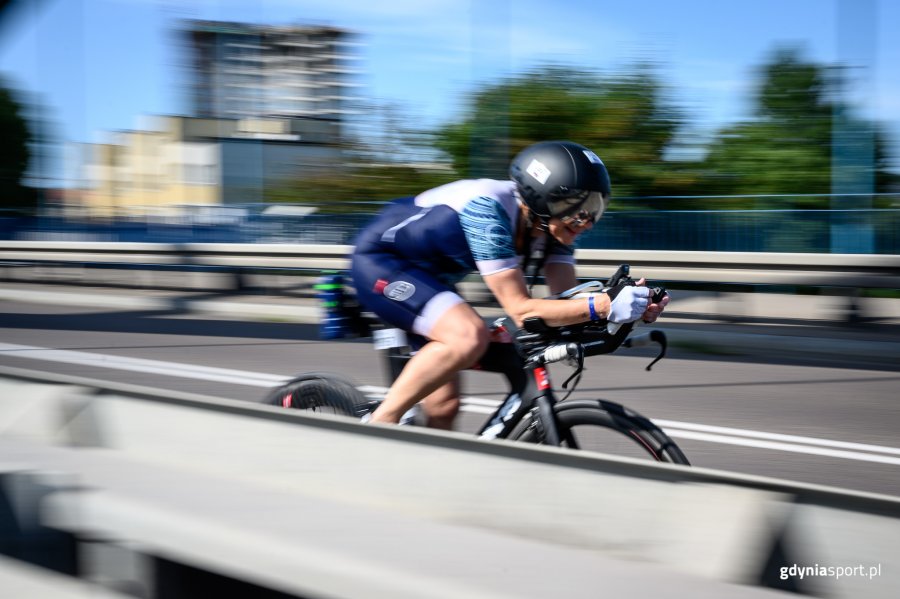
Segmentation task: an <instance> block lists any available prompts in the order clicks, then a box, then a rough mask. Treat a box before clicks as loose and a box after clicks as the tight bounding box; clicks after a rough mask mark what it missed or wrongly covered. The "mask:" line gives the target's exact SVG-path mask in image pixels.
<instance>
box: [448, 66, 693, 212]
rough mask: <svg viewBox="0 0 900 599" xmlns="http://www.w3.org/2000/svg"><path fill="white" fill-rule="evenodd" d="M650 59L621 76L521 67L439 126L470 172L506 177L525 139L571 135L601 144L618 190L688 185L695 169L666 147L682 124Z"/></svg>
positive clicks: (659, 191) (664, 190)
mask: <svg viewBox="0 0 900 599" xmlns="http://www.w3.org/2000/svg"><path fill="white" fill-rule="evenodd" d="M663 96H664V89H663V86H662V85H661V84H660V83H659V81H658V79H657V78H656V77H655V76H654V74H653V72H652V70H651V68H650V67H648V66H639V67H637V68H635V69H634V70H633V72H631V73H629V74H626V75H623V76H620V77H607V78H604V77H601V76H599V75H597V74H595V73H591V72H584V71H576V70H572V69H568V68H562V67H548V68H544V69H541V70H535V71H531V72H528V73H525V74H523V75H519V76H516V77H513V78H510V79H507V80H505V81H502V82H501V83H499V84H496V85H492V86H488V87H486V88H485V89H483V90H480V91H478V92H476V93H475V94H474V95H473V96H472V97H471V99H470V107H469V110H468V112H467V114H466V115H465V116H464V117H463V118H462V119H461V120H459V121H458V122H454V123H451V124H448V125H446V126H444V127H443V128H441V129H440V130H438V131H437V132H436V134H435V135H436V144H437V147H438V148H440V149H441V150H443V151H444V152H446V153H447V154H448V155H449V156H450V158H451V160H452V163H453V167H454V170H455V171H456V172H458V173H460V174H461V175H462V176H488V177H506V176H507V174H506V173H507V169H508V166H509V162H510V160H511V159H512V157H513V156H515V154H516V153H517V152H519V151H520V150H522V149H523V148H524V147H526V146H528V145H530V144H532V143H535V142H538V141H544V140H548V139H569V140H572V141H575V142H578V143H581V144H583V145H585V146H588V147H590V148H592V149H594V150H595V151H596V152H597V153H598V154H599V155H600V156H601V157H602V158H603V160H604V162H605V163H606V165H607V168H609V170H610V176H611V178H612V181H613V193H614V194H615V195H616V196H619V197H623V196H639V195H668V194H676V193H680V192H687V190H688V189H690V185H691V184H692V183H693V181H694V179H693V176H692V175H691V174H690V173H689V172H688V171H686V170H683V169H678V168H676V167H675V165H672V164H670V163H666V161H665V160H664V158H663V154H664V152H665V150H666V148H667V146H668V145H669V144H670V143H671V141H672V139H673V137H674V135H675V134H676V132H677V130H678V128H679V127H680V126H681V124H682V120H681V117H680V115H679V114H678V113H677V112H676V111H675V110H674V109H673V108H672V107H670V106H669V105H668V104H667V103H666V102H665V101H664V97H663Z"/></svg>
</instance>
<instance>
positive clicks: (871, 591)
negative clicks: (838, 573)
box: [0, 381, 900, 597]
mask: <svg viewBox="0 0 900 599" xmlns="http://www.w3.org/2000/svg"><path fill="white" fill-rule="evenodd" d="M78 382H81V383H83V385H82V387H81V388H79V389H75V390H73V393H72V394H71V395H69V396H66V395H65V394H58V393H57V394H54V393H49V392H48V390H47V388H46V385H36V386H35V387H36V388H35V393H34V394H30V393H28V392H27V390H25V391H23V389H22V388H19V389H18V390H17V392H16V393H15V394H14V398H12V399H9V398H8V397H6V396H5V394H4V396H5V399H4V401H3V402H0V405H2V406H3V408H2V411H0V424H2V426H0V430H2V435H0V440H2V441H3V443H4V448H5V449H4V452H5V454H6V455H11V454H12V453H15V451H16V448H17V447H18V448H24V449H21V450H20V451H19V458H20V459H21V460H24V461H26V462H27V461H29V460H31V462H32V464H33V466H34V467H36V468H50V469H54V468H55V469H61V470H63V471H68V472H75V473H76V474H77V476H78V477H79V481H80V482H81V484H82V485H84V486H87V487H89V488H91V489H93V490H92V491H90V492H86V491H81V490H68V491H65V492H64V493H60V494H59V496H58V498H57V499H55V500H54V502H53V504H52V505H53V506H54V508H55V509H53V510H50V512H48V518H51V520H49V521H50V522H52V523H53V525H54V526H56V527H58V528H59V529H61V530H66V531H68V532H71V533H73V534H76V535H83V534H84V533H85V532H86V531H91V530H102V532H103V533H104V534H105V535H107V536H110V537H111V538H116V539H119V540H120V541H132V542H134V541H139V542H140V544H142V545H144V546H148V547H151V546H152V547H153V551H151V553H154V554H158V552H163V553H164V554H165V555H166V556H168V559H169V560H170V561H172V562H177V563H183V564H189V565H190V566H191V567H195V568H205V569H210V570H213V571H219V572H229V573H231V575H234V573H235V572H237V573H238V574H239V575H238V577H239V578H240V577H243V578H246V577H250V576H251V575H253V574H254V573H255V575H256V576H262V577H263V578H264V580H255V582H254V581H251V582H254V584H260V585H262V586H266V587H267V588H276V589H281V590H283V591H285V592H291V593H302V592H310V593H311V592H324V589H325V587H320V586H315V587H314V588H313V587H309V588H307V587H302V588H301V587H298V586H291V585H289V584H288V583H287V581H285V580H284V579H283V574H280V573H279V572H280V571H281V568H282V567H286V565H287V564H288V562H285V561H284V560H285V559H287V558H284V557H283V555H284V554H290V555H292V556H296V555H309V554H310V552H312V554H316V552H317V551H322V553H321V554H319V556H320V557H322V556H325V557H326V558H327V559H325V558H323V559H321V560H318V561H316V560H313V561H312V562H308V563H314V564H316V566H315V567H316V572H308V573H307V578H309V579H311V580H312V579H315V580H319V579H320V578H321V579H322V580H323V581H325V582H327V581H328V580H330V579H331V578H332V577H334V576H337V572H336V571H335V570H333V569H329V568H330V566H328V564H330V563H332V562H333V561H334V560H339V559H340V556H343V557H346V558H347V559H348V560H350V561H348V562H346V563H347V564H349V566H348V568H349V569H350V570H353V569H354V568H356V567H360V568H362V571H363V572H370V574H371V575H372V580H370V581H369V582H368V583H367V584H370V585H374V586H372V588H376V587H377V588H379V589H381V591H383V593H384V595H383V596H394V597H401V596H415V593H414V587H417V586H419V585H429V584H432V583H435V584H436V582H435V581H439V582H440V584H444V578H442V576H443V575H442V574H441V573H440V572H439V571H436V570H435V569H429V568H428V567H426V566H425V565H424V564H422V563H421V561H422V560H421V559H419V558H417V556H416V551H419V552H421V551H423V549H422V548H423V547H430V546H432V544H433V545H436V546H439V547H440V546H443V547H444V550H443V551H439V552H437V553H428V556H429V560H438V561H439V562H440V561H441V560H449V561H448V562H447V563H453V564H454V568H455V569H456V570H457V578H458V580H459V581H462V582H460V583H458V584H462V587H459V586H451V587H447V588H449V589H452V590H451V591H450V594H448V595H446V596H476V595H473V594H472V593H476V591H477V592H482V593H488V595H485V596H497V595H496V593H499V594H500V595H499V596H503V595H504V594H510V593H511V594H512V596H519V597H525V596H548V595H547V594H546V593H550V595H554V594H559V593H554V592H553V591H552V590H550V589H548V587H547V586H542V585H541V584H540V583H539V582H538V581H536V580H534V579H533V577H531V576H529V575H528V573H527V572H520V571H519V570H518V569H514V570H510V569H509V568H513V566H512V565H511V562H508V561H502V562H501V561H497V560H499V559H500V558H499V557H497V556H499V555H505V556H509V555H519V556H521V555H526V554H527V555H538V554H543V555H545V556H546V558H547V559H548V560H550V561H548V563H553V564H554V566H553V569H554V575H553V576H551V577H550V578H551V580H552V581H555V582H554V584H560V582H559V577H560V576H563V577H564V578H565V579H566V580H567V581H581V582H580V583H578V584H575V587H578V588H581V591H584V593H585V594H584V596H595V595H596V588H595V587H594V586H592V585H589V584H588V582H587V581H588V580H589V579H591V578H592V577H591V576H585V575H584V573H583V572H582V570H581V568H588V567H589V565H590V564H594V565H590V567H597V568H601V569H603V571H604V572H608V573H609V576H610V577H611V580H614V581H620V582H621V576H620V575H618V574H616V572H617V569H618V568H619V567H620V566H621V565H623V564H624V565H628V566H629V567H634V568H638V569H642V570H643V571H644V572H645V575H644V577H645V578H648V577H649V578H651V579H653V580H654V581H656V582H660V581H664V580H665V579H666V576H667V575H668V574H669V573H672V572H675V573H678V576H679V577H684V578H679V581H680V582H679V584H686V585H688V586H691V584H690V583H689V582H688V581H695V582H696V581H706V582H708V583H709V584H711V585H714V587H715V585H719V584H726V585H733V584H735V583H739V584H744V585H762V584H765V585H769V586H774V587H776V588H783V589H787V590H790V589H803V590H808V591H812V592H815V593H817V594H821V595H823V596H824V595H828V596H836V597H856V596H860V594H861V593H863V592H864V593H865V596H867V597H893V596H895V595H896V592H897V590H898V588H900V587H898V580H897V579H896V578H891V576H890V575H889V574H885V575H884V577H883V578H882V579H881V580H879V581H878V582H877V584H873V583H872V582H873V581H868V580H863V579H862V578H861V577H860V578H858V579H855V580H850V579H849V578H844V579H842V580H837V579H830V578H828V576H819V577H817V578H816V579H815V581H814V584H810V582H809V578H807V579H806V580H804V581H801V580H798V579H797V577H796V576H795V577H791V576H787V577H786V578H783V579H782V577H781V576H780V574H781V569H782V568H789V567H790V566H792V565H798V566H809V567H811V566H814V565H815V564H816V563H818V564H822V565H839V564H838V563H837V562H835V563H832V562H830V561H826V560H838V561H840V560H846V559H849V558H850V557H852V556H853V555H854V552H855V551H857V550H856V549H854V548H861V547H863V546H865V548H866V550H865V551H864V552H863V551H860V552H859V553H857V554H856V555H857V556H858V560H863V561H865V560H874V559H876V557H877V558H878V560H879V561H878V562H877V564H876V563H875V562H872V563H871V565H879V566H880V567H881V568H882V571H883V572H885V573H888V572H891V571H893V572H896V571H898V568H900V556H897V555H896V551H893V550H892V547H894V544H895V540H896V538H898V534H900V520H897V517H898V516H900V500H898V499H897V498H892V497H884V496H877V495H871V494H865V493H853V492H849V491H842V490H837V489H830V488H826V487H817V486H813V485H800V484H795V483H790V482H787V481H778V480H774V479H764V478H758V477H746V476H738V475H734V474H728V473H724V472H716V471H711V470H705V469H697V468H682V467H673V466H667V465H659V464H654V463H648V462H644V461H640V460H629V459H624V458H615V457H612V456H602V455H598V454H589V453H586V452H571V451H565V450H561V449H557V448H546V447H534V446H525V445H522V444H516V443H512V442H486V441H481V440H477V439H473V438H469V437H467V436H463V435H458V434H452V433H441V432H437V431H429V430H421V429H406V428H402V427H376V426H364V425H360V424H358V423H355V422H353V421H350V420H347V419H339V418H329V417H327V416H317V415H307V414H302V413H298V412H292V411H285V410H282V409H278V408H273V407H268V406H259V405H251V404H246V403H241V402H233V401H224V400H219V399H212V398H206V397H201V396H195V395H189V394H177V393H169V392H167V393H166V394H165V395H160V394H158V393H155V392H153V391H151V390H146V389H143V390H142V389H138V388H129V387H127V386H124V385H112V384H105V387H106V390H105V391H103V392H97V393H94V394H91V393H86V392H85V390H84V389H85V387H86V383H87V382H88V381H78ZM5 384H6V385H10V384H12V385H20V386H21V385H23V383H21V382H18V383H16V382H14V383H5ZM5 388H8V387H0V389H5ZM36 398H40V399H36ZM35 423H41V424H40V425H36V424H35ZM76 447H77V448H78V449H76ZM92 448H93V449H92ZM48 452H53V453H52V454H51V453H48ZM192 480H193V481H195V482H193V483H192V482H191V481H192ZM198 481H199V482H198ZM204 505H206V506H207V507H208V513H206V512H205V510H206V508H204V507H203V506H204ZM215 506H218V507H215ZM292 506H293V507H292ZM300 506H303V507H300ZM67 510H68V511H67ZM72 510H74V511H72ZM217 514H218V515H217ZM259 514H268V516H267V517H266V518H264V519H265V520H266V522H264V523H261V522H259V521H258V519H257V518H255V517H250V516H251V515H252V516H256V515H259ZM292 514H293V516H292ZM360 514H365V517H360V516H359V515H360ZM296 518H299V519H300V520H302V521H297V520H295V519H296ZM310 518H312V522H310V520H309V519H310ZM151 522H152V523H153V524H152V525H151V524H150V523H151ZM191 522H194V524H191ZM315 522H319V523H321V524H322V527H324V529H325V530H327V531H328V534H327V535H325V536H326V537H329V536H334V535H338V532H336V531H337V530H339V529H342V530H343V531H342V532H341V533H340V535H338V536H339V537H340V539H341V540H342V541H341V542H342V543H343V545H341V543H337V544H334V545H328V544H327V542H326V540H324V539H323V538H320V537H319V536H316V535H317V534H321V533H322V530H323V529H321V528H316V526H315ZM326 522H327V523H328V524H327V525H326V524H325V523H326ZM341 522H343V523H344V524H343V525H339V523H341ZM384 522H390V523H391V525H390V526H388V527H387V528H386V529H385V528H384V527H383V523H384ZM294 527H296V528H294ZM282 533H284V534H282ZM186 536H187V537H190V538H186ZM820 537H822V538H820ZM388 538H390V539H391V540H392V541H391V543H387V539H388ZM451 538H452V539H455V540H454V542H453V543H451V544H450V545H447V544H446V543H447V539H451ZM241 539H242V540H243V541H241ZM379 539H380V541H381V542H380V543H379V542H378V541H379ZM244 541H246V543H244ZM251 541H252V545H247V543H250V542H251ZM394 541H396V543H394ZM308 543H311V546H309V545H308ZM242 545H246V546H242ZM226 546H227V547H228V549H227V550H225V549H222V550H220V551H218V552H217V551H210V548H212V547H220V548H221V547H226ZM251 546H252V548H253V549H252V551H250V550H249V549H248V547H251ZM326 546H330V547H331V548H332V550H333V553H329V552H324V550H322V548H323V547H326ZM361 546H366V547H367V548H368V550H370V551H372V552H373V553H372V554H371V555H369V554H366V555H363V554H361V553H360V551H359V548H360V547H361ZM407 546H411V547H415V548H418V549H416V550H413V551H412V552H406V550H404V549H403V548H404V547H407ZM189 547H190V548H189ZM476 547H477V548H478V550H477V551H475V550H474V549H473V548H476ZM491 547H494V548H495V549H493V550H492V549H491ZM179 548H180V551H179ZM535 552H536V553H535ZM211 554H212V555H214V556H215V559H216V560H221V561H215V562H214V563H213V562H210V561H209V560H211V559H213V558H211V557H210V555H211ZM551 554H552V555H551ZM253 555H259V556H262V555H266V556H269V557H270V558H271V560H272V562H271V563H270V565H269V566H268V567H266V566H265V563H259V562H260V560H261V558H259V559H256V560H254V559H253ZM279 555H282V557H281V558H278V556H279ZM390 555H393V556H394V559H388V558H387V557H386V556H390ZM576 556H581V557H578V558H576ZM585 556H589V557H590V560H594V561H590V560H589V562H585V561H581V560H582V558H584V557H585ZM420 557H421V555H420ZM820 558H821V561H818V562H817V561H815V560H817V559H820ZM291 559H293V558H291ZM298 559H299V558H298ZM262 561H263V562H265V560H262ZM301 561H302V560H301ZM426 561H428V560H426ZM513 562H514V563H518V564H519V565H520V566H522V565H524V564H529V563H530V562H528V561H527V560H525V561H515V560H513ZM557 562H559V564H578V565H577V567H573V568H571V569H569V568H568V566H564V565H557ZM595 562H596V563H595ZM303 563H307V562H303ZM501 563H502V568H506V570H502V569H501V570H498V572H501V573H502V574H498V575H497V578H496V579H494V578H491V577H490V576H488V575H487V574H486V572H485V571H484V567H483V566H484V565H485V564H494V565H495V566H497V567H498V568H499V567H500V564H501ZM241 564H248V566H247V567H243V566H241ZM249 564H253V567H252V568H250V567H249ZM290 564H292V567H298V565H297V564H296V563H294V562H293V561H290ZM373 564H378V567H375V568H374V569H375V570H378V569H379V568H386V569H389V570H390V571H391V572H392V574H391V576H389V577H388V578H389V579H391V580H394V579H395V578H396V577H398V576H399V577H407V576H409V577H410V578H408V580H414V581H415V583H414V584H412V587H410V588H406V587H403V588H395V587H394V586H391V585H392V584H393V583H390V584H388V583H386V582H384V581H381V579H380V578H378V577H376V576H375V574H376V572H373V571H371V570H372V569H373ZM404 564H405V565H404ZM865 565H867V566H868V565H869V562H868V561H867V562H866V563H865ZM367 567H368V569H367ZM528 567H536V566H535V565H534V564H533V563H530V565H529V566H528ZM397 568H399V570H397ZM557 568H560V569H559V570H557ZM248 569H249V571H248ZM437 570H440V568H438V569H437ZM263 572H265V574H263ZM512 572H516V574H515V575H511V573H512ZM651 573H652V574H651ZM548 576H549V574H548ZM364 577H365V576H364ZM654 577H655V578H654ZM512 578H515V579H517V580H521V581H523V582H525V581H527V584H525V585H524V587H527V588H522V589H518V587H516V588H513V587H504V586H503V581H504V580H509V579H512ZM292 580H293V579H292ZM594 580H596V578H594ZM379 581H380V582H379ZM429 581H431V582H429ZM472 581H477V582H476V583H475V584H472ZM325 582H323V583H322V584H325ZM335 584H336V585H337V586H336V587H335V588H336V589H337V588H338V587H339V592H338V593H337V594H336V595H334V596H359V595H358V594H356V595H355V594H354V593H356V591H358V589H356V590H354V588H350V587H345V586H341V585H342V584H343V583H339V582H335ZM567 584H568V583H567ZM573 584H574V583H573ZM604 584H605V582H604ZM611 584H614V583H611ZM648 584H651V583H648ZM580 585H587V586H583V587H582V586H580ZM551 586H552V585H551ZM701 586H702V585H701ZM463 587H464V588H463ZM575 587H573V589H572V593H571V594H570V596H581V595H579V594H578V593H579V592H581V591H578V592H576V589H575ZM714 587H709V588H714ZM404 589H405V590H404ZM727 589H728V593H727V594H723V595H719V596H737V595H733V593H734V592H735V591H734V589H740V590H741V591H746V590H748V589H745V588H741V587H733V586H727ZM419 590H420V592H421V588H420V589H419ZM632 590H633V589H632ZM720 590H721V589H720ZM381 591H379V592H381ZM589 592H590V593H594V595H590V594H589ZM458 593H463V594H462V595H461V594H458ZM521 593H545V594H543V595H540V594H521ZM391 594H393V595H391ZM454 594H455V595H454ZM365 596H370V597H371V596H376V595H373V594H367V595H365ZM432 596H438V595H432ZM669 596H672V594H671V593H669ZM683 596H698V595H695V594H690V595H689V594H684V595H683Z"/></svg>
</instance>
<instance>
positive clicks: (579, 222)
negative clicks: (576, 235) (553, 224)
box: [559, 210, 597, 227]
mask: <svg viewBox="0 0 900 599" xmlns="http://www.w3.org/2000/svg"><path fill="white" fill-rule="evenodd" d="M559 220H561V221H562V222H564V223H565V224H567V225H572V226H573V227H583V226H584V225H586V224H588V223H590V224H592V225H593V224H594V223H595V222H597V216H596V214H594V213H593V212H590V211H588V210H579V211H578V212H576V213H575V214H568V215H566V216H561V217H559Z"/></svg>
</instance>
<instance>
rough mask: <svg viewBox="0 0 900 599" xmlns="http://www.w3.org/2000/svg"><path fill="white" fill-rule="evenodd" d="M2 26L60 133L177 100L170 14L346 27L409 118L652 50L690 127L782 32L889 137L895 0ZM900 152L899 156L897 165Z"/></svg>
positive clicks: (113, 4) (67, 14) (89, 14)
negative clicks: (838, 81) (849, 75)
mask: <svg viewBox="0 0 900 599" xmlns="http://www.w3.org/2000/svg"><path fill="white" fill-rule="evenodd" d="M22 4H24V5H25V6H22V7H21V9H20V10H19V11H18V12H17V15H16V18H15V19H10V20H9V22H7V23H6V24H5V25H4V27H3V28H2V29H0V34H2V37H0V74H2V76H3V77H4V78H5V79H6V80H7V82H9V83H11V84H12V85H13V86H14V87H16V88H17V89H19V90H23V91H25V92H26V93H28V94H33V95H35V96H36V97H38V98H40V100H41V102H42V103H43V105H44V106H45V108H44V114H45V116H47V117H49V118H50V120H51V121H52V122H53V123H54V131H55V134H56V137H57V139H59V140H61V141H67V142H88V141H101V140H103V139H104V135H103V132H104V131H110V130H123V129H133V128H136V127H138V126H139V124H140V122H141V120H140V119H141V117H142V116H144V115H153V114H173V113H184V112H185V110H186V105H185V102H184V97H183V94H182V93H181V90H180V87H179V85H178V82H179V80H180V75H179V72H180V67H179V66H178V65H179V61H180V56H179V53H178V47H177V44H176V43H175V40H174V38H173V36H172V34H171V26H172V25H173V23H174V22H176V21H177V20H178V19H182V18H201V19H212V20H232V21H248V22H257V23H273V24H288V23H304V24H308V23H312V24H324V25H334V26H339V27H344V28H348V29H351V30H354V31H357V32H359V33H360V34H361V41H362V42H363V45H362V46H360V48H359V56H360V58H361V60H360V68H361V69H362V70H363V74H362V76H361V82H362V83H363V87H362V88H361V89H360V90H359V94H360V95H362V96H365V97H366V98H371V99H376V100H379V101H386V102H391V103H394V104H397V105H398V106H400V107H402V109H403V110H404V112H405V113H407V114H408V115H409V117H408V118H409V120H410V121H411V122H414V123H419V124H421V125H423V126H433V125H436V124H439V123H441V122H443V121H446V120H451V119H453V118H454V116H456V115H458V114H459V111H460V110H461V109H462V107H463V106H464V101H465V95H466V93H467V92H468V91H470V90H472V89H474V88H477V86H478V84H479V83H481V82H485V81H491V80H495V79H496V78H497V77H500V76H503V75H508V74H511V73H517V72H521V71H523V70H526V69H529V68H530V67H534V66H539V65H541V64H546V63H549V62H553V63H565V64H572V65H575V66H579V67H586V68H592V69H598V70H600V71H602V72H607V73H611V72H615V71H616V70H618V69H622V68H626V67H627V66H629V65H630V64H633V63H634V62H635V61H637V60H649V61H653V62H655V63H656V64H657V65H658V70H659V73H660V75H661V76H662V78H663V80H664V82H665V83H666V84H667V85H669V86H670V88H671V89H672V90H673V92H674V95H673V99H674V100H675V101H676V102H677V103H678V105H680V106H681V107H682V108H683V109H684V110H685V111H686V115H687V116H688V117H689V118H690V120H691V121H692V122H693V123H694V125H695V127H696V128H697V129H698V130H700V131H701V132H702V131H710V130H713V129H715V128H716V127H719V126H721V125H723V124H725V123H728V122H731V121H734V120H737V119H740V118H744V117H746V116H748V110H749V104H748V102H747V100H748V97H749V95H750V93H751V91H752V89H753V83H754V79H753V72H754V68H756V67H758V66H759V65H760V64H762V63H763V62H764V61H765V60H766V59H767V57H768V56H769V55H770V53H771V52H772V50H773V49H774V48H775V47H776V46H777V45H779V44H781V45H784V44H793V45H797V46H800V47H801V48H803V49H804V51H805V53H806V54H805V55H806V57H807V58H809V59H812V60H815V61H817V62H822V63H838V62H844V63H851V64H860V65H865V67H866V68H865V69H856V70H855V72H856V73H858V75H857V81H856V91H855V98H856V102H857V106H858V108H859V110H860V111H861V112H863V113H865V114H867V115H869V116H873V117H875V118H877V119H878V120H880V121H882V122H885V123H886V124H887V125H888V126H889V130H890V131H891V133H892V134H893V135H894V136H895V139H897V138H900V68H898V66H897V65H900V36H895V35H894V31H892V29H895V28H896V27H893V28H892V27H891V25H892V24H894V25H895V24H896V23H900V2H896V1H894V0H753V1H749V0H728V1H721V0H719V1H716V0H680V1H679V2H672V1H671V0H666V1H658V0H645V1H635V2H622V1H618V2H606V1H602V0H555V1H554V2H546V1H543V2H539V1H535V0H496V1H494V0H392V1H390V2H376V1H373V0H365V1H362V0H44V1H43V2H33V1H28V2H27V1H25V0H23V1H22ZM898 161H900V156H898V157H896V159H895V166H900V165H898Z"/></svg>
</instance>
